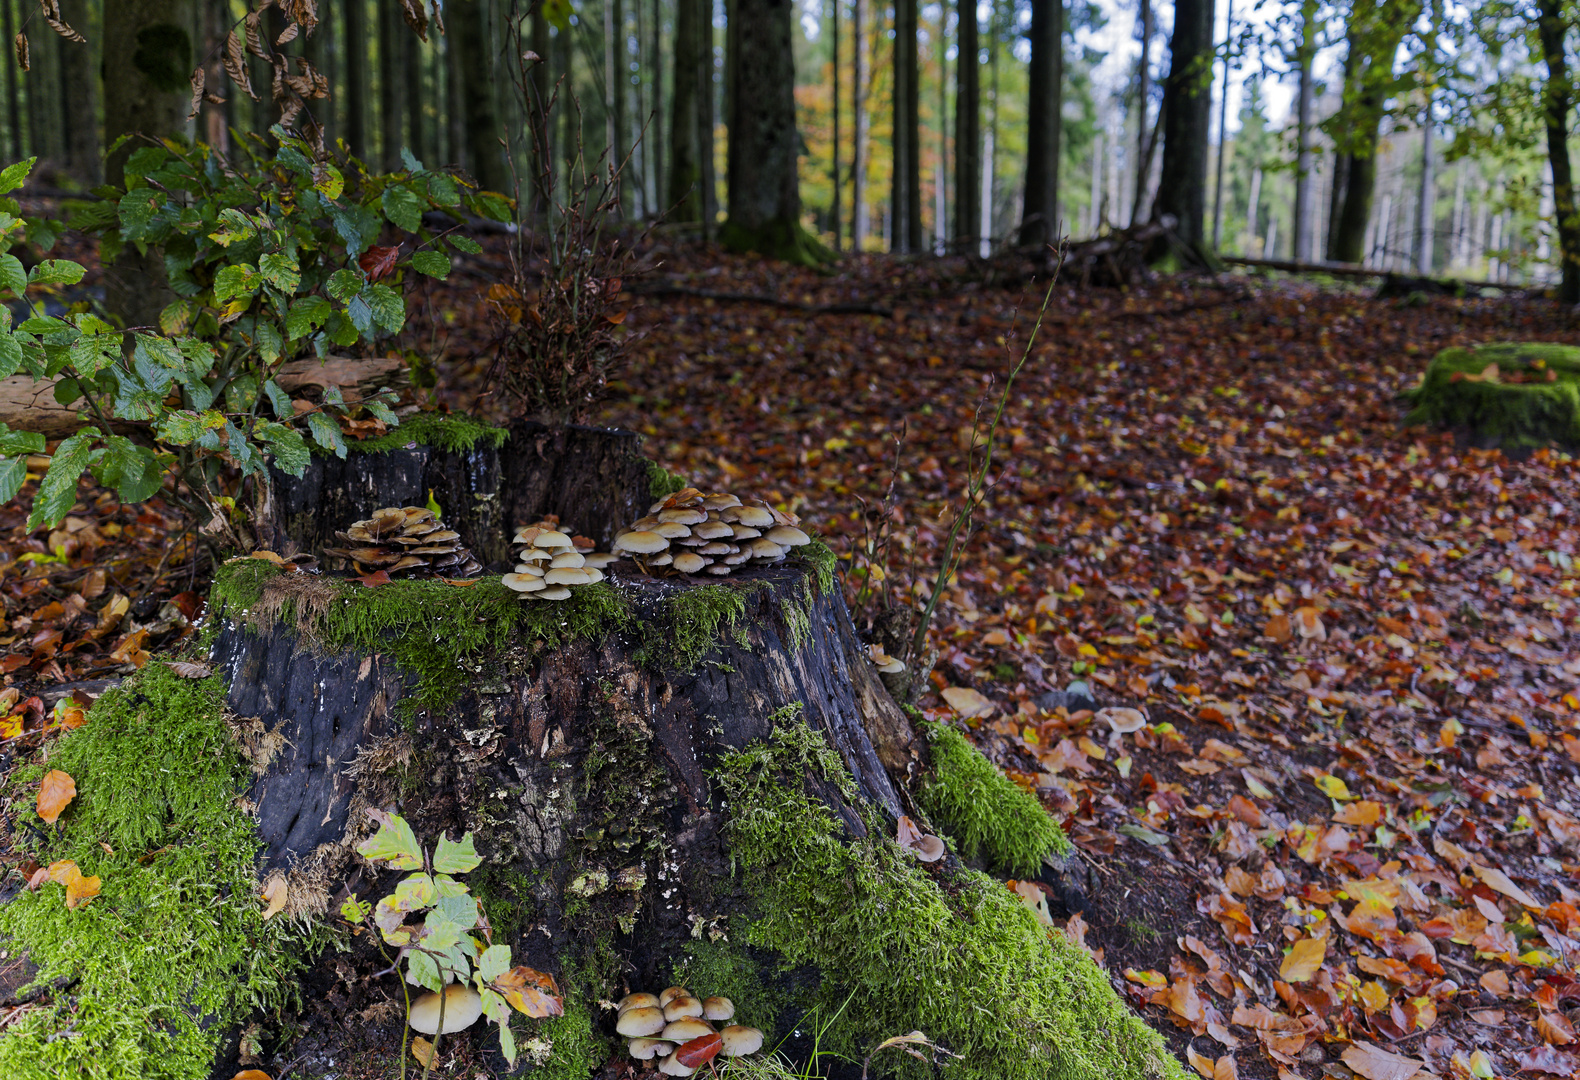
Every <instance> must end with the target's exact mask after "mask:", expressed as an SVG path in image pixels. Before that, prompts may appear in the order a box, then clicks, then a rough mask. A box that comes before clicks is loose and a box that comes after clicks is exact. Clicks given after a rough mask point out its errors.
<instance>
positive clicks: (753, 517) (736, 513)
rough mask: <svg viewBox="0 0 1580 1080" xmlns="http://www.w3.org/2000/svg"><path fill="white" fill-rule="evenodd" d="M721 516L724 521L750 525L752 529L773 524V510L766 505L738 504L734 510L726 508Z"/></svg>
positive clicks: (763, 527) (764, 527)
mask: <svg viewBox="0 0 1580 1080" xmlns="http://www.w3.org/2000/svg"><path fill="white" fill-rule="evenodd" d="M721 516H723V517H724V518H725V520H726V521H734V522H738V523H740V524H742V525H750V526H751V527H752V528H754V529H766V528H768V527H769V526H770V525H773V524H774V512H773V511H772V510H770V509H768V508H767V507H766V506H738V507H736V508H735V509H734V510H726V511H725V512H724V514H723V515H721Z"/></svg>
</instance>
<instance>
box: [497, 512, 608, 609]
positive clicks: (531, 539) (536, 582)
mask: <svg viewBox="0 0 1580 1080" xmlns="http://www.w3.org/2000/svg"><path fill="white" fill-rule="evenodd" d="M559 526H560V522H559V518H557V517H552V516H551V517H546V518H544V519H543V520H542V521H538V522H534V523H533V524H531V525H525V526H522V527H521V528H520V529H519V530H517V531H516V535H515V537H514V539H513V540H512V541H511V542H512V543H515V544H519V545H521V546H520V548H519V549H518V550H517V553H516V560H517V561H516V568H515V570H514V571H513V572H512V573H509V574H506V575H505V576H504V578H503V579H502V580H503V581H504V584H505V588H507V589H512V590H514V591H515V592H517V593H518V594H519V596H518V597H517V599H519V600H569V599H570V598H571V592H572V591H573V590H574V589H576V588H577V587H578V586H582V585H592V584H595V583H597V582H599V581H602V580H603V567H605V566H607V565H609V563H611V562H613V561H614V559H615V556H613V555H611V554H609V553H607V552H604V553H599V552H595V551H594V550H593V547H594V543H593V541H592V540H590V539H588V538H587V537H585V536H569V535H567V534H566V533H563V532H561V531H560V527H559Z"/></svg>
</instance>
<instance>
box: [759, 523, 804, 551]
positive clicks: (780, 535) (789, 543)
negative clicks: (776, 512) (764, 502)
mask: <svg viewBox="0 0 1580 1080" xmlns="http://www.w3.org/2000/svg"><path fill="white" fill-rule="evenodd" d="M768 539H770V540H772V541H773V542H774V543H776V544H778V545H779V546H780V547H800V546H801V545H802V544H810V543H811V542H812V538H811V537H810V536H808V535H807V534H806V533H804V532H802V531H801V530H800V529H798V528H796V527H795V526H794V525H778V526H775V527H774V528H772V529H769V530H768Z"/></svg>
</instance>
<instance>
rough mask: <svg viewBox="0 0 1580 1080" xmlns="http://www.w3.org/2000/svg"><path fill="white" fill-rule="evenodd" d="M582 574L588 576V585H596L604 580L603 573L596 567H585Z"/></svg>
mask: <svg viewBox="0 0 1580 1080" xmlns="http://www.w3.org/2000/svg"><path fill="white" fill-rule="evenodd" d="M582 573H584V574H586V575H587V584H589V585H596V584H597V583H598V582H600V581H602V580H603V579H604V573H603V571H602V570H600V569H598V568H597V567H596V566H586V567H583V568H582Z"/></svg>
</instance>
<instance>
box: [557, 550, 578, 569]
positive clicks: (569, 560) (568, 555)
mask: <svg viewBox="0 0 1580 1080" xmlns="http://www.w3.org/2000/svg"><path fill="white" fill-rule="evenodd" d="M586 561H587V559H586V557H585V556H582V555H579V554H577V553H576V552H574V551H566V552H562V553H561V554H559V555H556V556H554V560H553V561H552V562H550V563H549V565H550V566H554V567H560V566H570V567H579V566H581V565H582V564H583V563H585V562H586Z"/></svg>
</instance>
